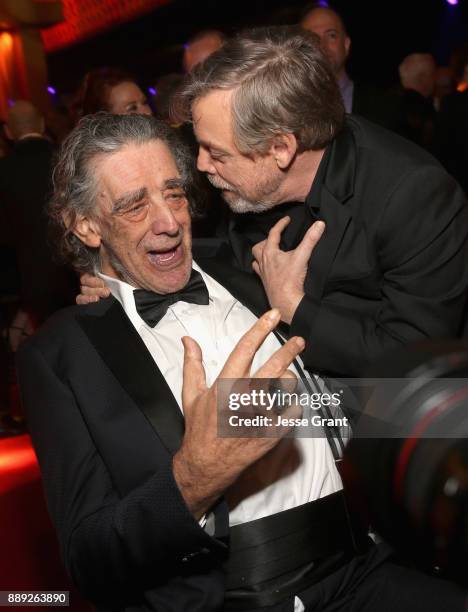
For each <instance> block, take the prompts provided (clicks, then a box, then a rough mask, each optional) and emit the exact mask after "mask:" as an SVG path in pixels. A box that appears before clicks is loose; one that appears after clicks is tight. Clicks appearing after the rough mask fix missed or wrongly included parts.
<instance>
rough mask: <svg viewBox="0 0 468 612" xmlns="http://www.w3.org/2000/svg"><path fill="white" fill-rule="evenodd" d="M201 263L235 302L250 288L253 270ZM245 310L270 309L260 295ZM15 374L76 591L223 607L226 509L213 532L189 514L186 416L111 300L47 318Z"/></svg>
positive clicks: (131, 605) (159, 604) (130, 605)
mask: <svg viewBox="0 0 468 612" xmlns="http://www.w3.org/2000/svg"><path fill="white" fill-rule="evenodd" d="M204 267H205V266H204ZM207 268H209V269H207V271H208V272H209V273H210V274H212V275H213V276H215V277H217V279H218V280H220V276H222V277H223V281H222V282H223V284H224V285H225V286H227V287H228V288H229V289H231V288H232V285H235V286H236V287H237V289H234V291H235V293H236V297H238V299H241V300H242V301H245V299H244V298H246V297H247V296H248V295H249V294H251V293H252V292H251V290H250V287H251V286H252V285H253V278H252V277H251V276H250V275H245V274H243V273H241V272H238V271H236V270H227V269H225V268H223V267H222V266H220V265H219V263H218V262H216V261H212V262H207ZM244 277H246V278H245V279H244ZM239 288H240V289H239ZM254 302H255V300H254ZM251 307H252V308H251V309H252V310H253V311H254V312H257V313H261V312H263V311H264V310H266V308H267V303H266V300H265V298H264V296H263V295H262V294H261V293H260V292H259V293H258V295H257V299H256V303H253V304H251ZM18 373H19V383H20V389H21V397H22V401H23V404H24V407H25V409H26V412H27V418H28V424H29V428H30V431H31V435H32V439H33V443H34V446H35V449H36V452H37V456H38V459H39V463H40V467H41V472H42V476H43V482H44V487H45V491H46V497H47V500H48V507H49V512H50V514H51V517H52V520H53V522H54V524H55V527H56V529H57V532H58V535H59V540H60V543H61V549H62V555H63V559H64V562H65V565H66V567H67V570H68V572H69V573H70V575H71V577H72V578H73V580H74V582H75V583H76V585H77V586H78V588H79V590H80V591H81V592H82V593H83V594H84V595H85V596H86V597H88V598H89V599H91V600H93V601H95V602H97V603H98V604H104V605H105V606H108V607H109V608H110V609H112V610H113V611H115V610H119V609H127V610H130V609H132V610H134V609H135V610H136V609H138V610H158V612H166V611H171V612H180V611H181V610H190V611H191V612H192V611H193V612H196V611H198V610H200V611H201V610H203V611H204V612H209V611H210V610H217V609H220V607H221V606H222V602H223V599H224V573H223V570H222V561H223V559H224V557H225V555H226V552H227V544H226V542H227V535H228V510H227V506H226V504H225V503H224V502H223V501H220V502H219V503H218V505H217V506H216V507H215V508H214V513H215V524H216V531H215V534H214V536H213V537H211V536H209V535H207V533H206V532H205V530H204V529H202V528H201V527H200V526H199V524H198V522H197V521H196V520H195V519H194V518H193V516H192V515H191V514H190V512H189V511H188V509H187V507H186V505H185V502H184V500H183V499H182V496H181V494H180V492H179V489H178V487H177V485H176V483H175V481H174V478H173V474H172V455H173V453H174V452H175V451H176V450H177V449H178V447H179V445H180V443H181V440H182V435H183V431H184V424H183V418H182V415H181V412H180V409H179V407H178V404H177V402H176V400H175V399H174V396H173V395H172V392H171V390H170V388H169V387H168V385H167V383H166V381H165V379H164V378H163V376H162V374H161V372H160V371H159V369H158V368H157V366H156V365H155V363H154V361H153V359H152V357H151V355H150V353H149V352H148V350H147V349H146V347H145V345H144V343H143V341H142V340H141V338H140V336H139V335H138V333H137V332H136V331H135V329H134V327H133V326H132V324H131V322H130V321H129V319H128V318H127V316H126V315H125V313H124V311H123V309H122V307H121V305H120V304H119V302H118V301H116V300H115V299H114V298H109V299H107V300H102V301H101V302H99V303H97V304H90V305H88V306H79V307H76V306H75V307H71V308H68V309H66V310H64V311H61V312H60V313H57V314H56V315H54V317H52V319H50V320H49V321H48V322H47V323H46V325H45V326H44V327H43V328H42V329H41V330H40V331H39V332H38V333H37V334H36V335H35V336H34V337H32V338H31V339H30V340H28V341H27V342H26V343H24V344H23V345H22V347H21V349H20V351H19V354H18Z"/></svg>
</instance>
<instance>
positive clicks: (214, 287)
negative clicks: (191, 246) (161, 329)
mask: <svg viewBox="0 0 468 612" xmlns="http://www.w3.org/2000/svg"><path fill="white" fill-rule="evenodd" d="M192 268H193V269H194V270H197V272H200V274H201V276H202V278H203V280H204V281H205V283H206V286H207V288H208V294H209V298H210V303H213V302H217V303H218V304H222V310H223V311H226V312H228V311H229V310H230V309H231V308H232V306H233V305H234V304H235V303H236V302H237V300H236V299H235V298H234V297H233V296H232V295H231V294H230V293H229V294H228V292H227V291H226V289H224V287H223V286H222V285H220V284H219V283H218V282H216V281H215V280H214V279H213V278H211V276H209V275H208V274H206V272H204V271H203V270H202V269H201V268H200V266H199V265H198V264H197V263H196V262H195V261H192ZM98 276H99V278H102V280H103V281H104V282H105V283H106V285H107V286H108V287H109V289H110V291H111V293H112V295H113V296H114V297H115V299H116V300H118V301H119V302H120V304H121V305H122V308H123V309H124V311H125V313H126V314H127V316H128V317H129V319H130V320H131V322H132V323H133V325H134V326H135V327H136V328H137V329H139V328H140V327H141V326H142V325H146V324H145V322H144V321H143V319H142V318H141V317H140V315H139V314H138V311H137V309H136V306H135V298H134V296H133V292H134V290H135V289H136V288H137V287H133V286H132V285H130V284H129V283H126V282H125V281H122V280H120V279H118V278H113V277H111V276H107V274H103V273H102V272H98ZM173 306H176V307H177V304H174V305H173ZM173 306H170V307H169V310H171V309H172V308H173ZM162 320H163V319H161V321H162ZM158 325H159V324H158ZM156 327H157V326H156Z"/></svg>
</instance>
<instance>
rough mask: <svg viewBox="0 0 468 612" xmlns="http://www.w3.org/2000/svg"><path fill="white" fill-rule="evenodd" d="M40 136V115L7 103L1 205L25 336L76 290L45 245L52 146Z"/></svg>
mask: <svg viewBox="0 0 468 612" xmlns="http://www.w3.org/2000/svg"><path fill="white" fill-rule="evenodd" d="M44 132H45V122H44V117H43V116H42V114H41V113H40V111H39V110H38V109H37V108H36V107H35V106H34V105H33V104H31V102H28V101H26V100H18V101H16V102H15V103H14V104H13V105H12V107H11V108H10V110H9V113H8V117H7V121H6V125H5V133H6V135H7V137H8V138H9V139H10V140H12V141H13V143H14V146H13V149H12V151H11V153H10V154H9V155H7V156H6V157H5V158H3V159H0V206H1V208H2V212H1V217H2V219H3V220H5V221H6V222H5V226H6V228H7V231H8V233H9V235H10V240H11V244H12V246H13V247H14V249H15V251H16V258H17V264H18V271H19V285H20V306H21V313H20V315H19V318H17V321H16V322H14V323H13V325H14V326H15V327H23V328H24V330H25V332H26V333H27V330H28V329H30V327H31V324H32V325H35V324H39V323H41V322H42V321H43V320H44V319H45V318H47V317H48V316H49V315H50V314H52V312H54V311H55V310H56V309H58V308H61V307H62V306H65V305H66V304H67V303H69V300H70V296H72V295H73V291H74V287H75V284H74V280H73V277H72V276H71V275H70V274H69V273H68V272H67V271H65V269H64V268H63V267H59V266H57V265H55V264H54V262H53V260H52V256H51V253H50V250H49V246H48V244H47V223H46V217H45V214H44V209H45V206H46V202H47V200H48V196H49V192H50V185H51V173H52V159H53V156H54V145H53V144H52V143H51V142H50V140H49V139H47V138H46V137H45V135H44ZM24 313H27V315H28V317H27V321H26V320H25V319H24V316H23V315H24Z"/></svg>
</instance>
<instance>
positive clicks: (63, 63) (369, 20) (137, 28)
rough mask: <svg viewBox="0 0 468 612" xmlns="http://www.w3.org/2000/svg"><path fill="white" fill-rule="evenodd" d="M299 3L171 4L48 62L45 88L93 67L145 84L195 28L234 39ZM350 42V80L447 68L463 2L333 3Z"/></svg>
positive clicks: (462, 35) (281, 18)
mask: <svg viewBox="0 0 468 612" xmlns="http://www.w3.org/2000/svg"><path fill="white" fill-rule="evenodd" d="M306 4H308V3H307V2H305V1H304V0H302V1H301V0H290V1H289V2H288V1H287V0H283V1H279V0H237V1H236V2H227V1H226V2H219V1H217V0H199V1H190V0H174V2H173V3H172V4H170V5H168V6H165V7H161V8H159V9H156V10H154V11H153V12H151V13H149V14H147V15H144V16H143V17H141V18H139V19H137V20H135V21H132V22H130V23H127V24H124V25H122V26H120V27H117V28H114V29H113V30H110V31H108V32H106V33H104V34H101V35H99V36H96V37H95V38H91V39H88V40H86V41H84V42H82V43H80V44H77V45H74V46H73V47H69V48H67V49H64V50H62V51H59V52H56V53H51V54H49V56H48V65H49V79H50V83H51V84H52V85H53V86H54V87H56V88H57V90H58V92H61V93H63V92H71V91H73V90H74V89H75V88H76V87H77V85H78V83H79V81H80V79H81V77H82V76H83V74H84V73H85V72H86V71H87V70H89V69H91V68H94V67H97V66H102V65H113V66H120V67H122V68H126V69H128V70H130V71H131V72H132V73H134V74H135V75H136V76H137V78H139V79H140V81H141V84H142V85H143V86H148V85H151V84H153V83H154V81H155V79H156V78H157V77H158V76H161V75H163V74H166V73H168V72H180V71H181V58H182V53H183V44H184V42H185V41H186V40H187V38H188V37H189V36H191V35H192V34H193V33H195V32H196V31H198V30H200V29H204V28H208V27H210V28H211V27H215V28H219V29H221V30H223V31H224V32H225V33H226V34H228V35H229V34H232V33H234V32H235V31H236V30H238V29H239V28H241V27H244V26H254V25H265V24H281V23H295V22H296V21H297V20H298V18H299V15H300V13H301V10H302V9H303V7H304V6H305V5H306ZM333 6H334V7H335V8H337V9H338V10H339V11H340V12H341V14H342V15H343V17H344V19H345V22H346V24H347V27H348V32H349V34H350V36H351V38H352V53H351V58H350V63H349V69H350V73H351V74H352V75H353V76H354V78H357V79H360V80H363V81H366V82H373V83H377V84H382V85H384V84H392V83H394V82H396V81H397V78H398V73H397V67H398V64H399V62H400V61H401V60H402V58H403V57H404V56H405V55H407V54H408V53H412V52H431V53H433V54H434V56H435V58H436V61H437V62H438V63H439V64H440V65H443V64H447V63H448V59H449V55H450V52H451V51H452V50H453V48H455V47H456V45H457V44H460V43H461V42H465V41H468V0H459V3H458V5H457V6H450V5H449V4H448V3H447V2H446V0H393V1H391V0H374V2H371V1H369V0H361V1H360V0H341V1H340V0H337V1H336V2H334V3H333Z"/></svg>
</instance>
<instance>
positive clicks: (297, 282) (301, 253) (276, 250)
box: [252, 217, 325, 323]
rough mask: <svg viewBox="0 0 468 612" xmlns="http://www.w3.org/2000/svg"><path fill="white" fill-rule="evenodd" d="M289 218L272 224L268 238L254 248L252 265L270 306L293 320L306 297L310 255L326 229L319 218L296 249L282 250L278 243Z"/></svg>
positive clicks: (282, 316) (287, 319) (284, 318)
mask: <svg viewBox="0 0 468 612" xmlns="http://www.w3.org/2000/svg"><path fill="white" fill-rule="evenodd" d="M289 222H290V218H289V217H283V218H282V219H280V220H279V221H278V223H276V225H274V226H273V227H272V228H271V230H270V232H269V234H268V238H267V239H266V240H262V242H259V243H258V244H256V245H255V246H254V247H253V249H252V253H253V256H254V258H255V261H254V262H253V264H252V267H253V269H254V271H255V272H256V273H257V274H258V275H259V276H260V278H261V279H262V283H263V286H264V288H265V292H266V294H267V296H268V301H269V302H270V306H271V307H272V308H278V309H279V311H280V312H281V320H282V321H284V322H285V323H291V321H292V318H293V316H294V313H295V312H296V308H297V307H298V306H299V302H300V301H301V300H302V298H303V297H304V281H305V277H306V274H307V266H308V263H309V259H310V256H311V255H312V252H313V250H314V248H315V246H316V245H317V243H318V241H319V240H320V238H321V236H322V234H323V232H324V230H325V223H324V222H323V221H316V222H315V223H314V224H313V225H311V226H310V228H309V229H308V230H307V232H306V235H305V236H304V238H303V239H302V241H301V243H300V244H299V245H298V246H297V247H296V248H295V249H293V250H292V251H282V250H281V249H280V247H279V244H280V240H281V234H282V232H283V230H284V229H285V227H286V226H287V225H288V223H289Z"/></svg>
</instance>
